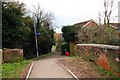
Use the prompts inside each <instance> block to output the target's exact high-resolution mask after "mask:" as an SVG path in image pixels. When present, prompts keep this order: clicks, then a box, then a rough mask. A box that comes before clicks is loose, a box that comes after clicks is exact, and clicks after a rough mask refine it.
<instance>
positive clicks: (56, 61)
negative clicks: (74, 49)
mask: <svg viewBox="0 0 120 80" xmlns="http://www.w3.org/2000/svg"><path fill="white" fill-rule="evenodd" d="M56 62H57V61H56ZM60 65H61V66H62V67H64V68H65V69H66V70H67V71H68V72H69V73H70V74H71V75H72V76H73V77H74V78H75V79H76V80H79V79H78V78H77V76H75V74H73V72H72V71H70V70H69V69H68V68H67V67H65V66H64V65H63V64H60Z"/></svg>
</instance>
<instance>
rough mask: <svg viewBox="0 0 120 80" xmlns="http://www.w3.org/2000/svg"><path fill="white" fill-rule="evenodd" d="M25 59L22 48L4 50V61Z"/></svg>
mask: <svg viewBox="0 0 120 80" xmlns="http://www.w3.org/2000/svg"><path fill="white" fill-rule="evenodd" d="M22 59H23V50H22V49H7V50H3V62H5V63H7V62H16V61H20V60H22Z"/></svg>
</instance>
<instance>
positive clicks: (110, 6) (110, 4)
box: [103, 0, 114, 28]
mask: <svg viewBox="0 0 120 80" xmlns="http://www.w3.org/2000/svg"><path fill="white" fill-rule="evenodd" d="M113 11H114V0H104V14H103V16H104V25H105V27H106V28H107V27H109V26H110V25H109V23H110V20H111V18H112V16H111V14H112V12H113Z"/></svg>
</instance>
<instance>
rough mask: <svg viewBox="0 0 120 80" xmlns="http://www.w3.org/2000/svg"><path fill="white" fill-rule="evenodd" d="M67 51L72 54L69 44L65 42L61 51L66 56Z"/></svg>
mask: <svg viewBox="0 0 120 80" xmlns="http://www.w3.org/2000/svg"><path fill="white" fill-rule="evenodd" d="M65 49H66V51H68V52H70V50H69V44H68V43H66V42H64V43H62V44H61V51H62V53H63V54H65Z"/></svg>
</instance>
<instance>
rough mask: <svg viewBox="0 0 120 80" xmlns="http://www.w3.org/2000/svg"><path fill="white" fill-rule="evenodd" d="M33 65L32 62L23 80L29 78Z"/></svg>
mask: <svg viewBox="0 0 120 80" xmlns="http://www.w3.org/2000/svg"><path fill="white" fill-rule="evenodd" d="M33 65H34V61H33V62H32V64H31V66H30V69H29V71H28V73H27V76H26V78H25V80H28V78H29V76H30V73H31V71H32V68H33Z"/></svg>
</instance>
